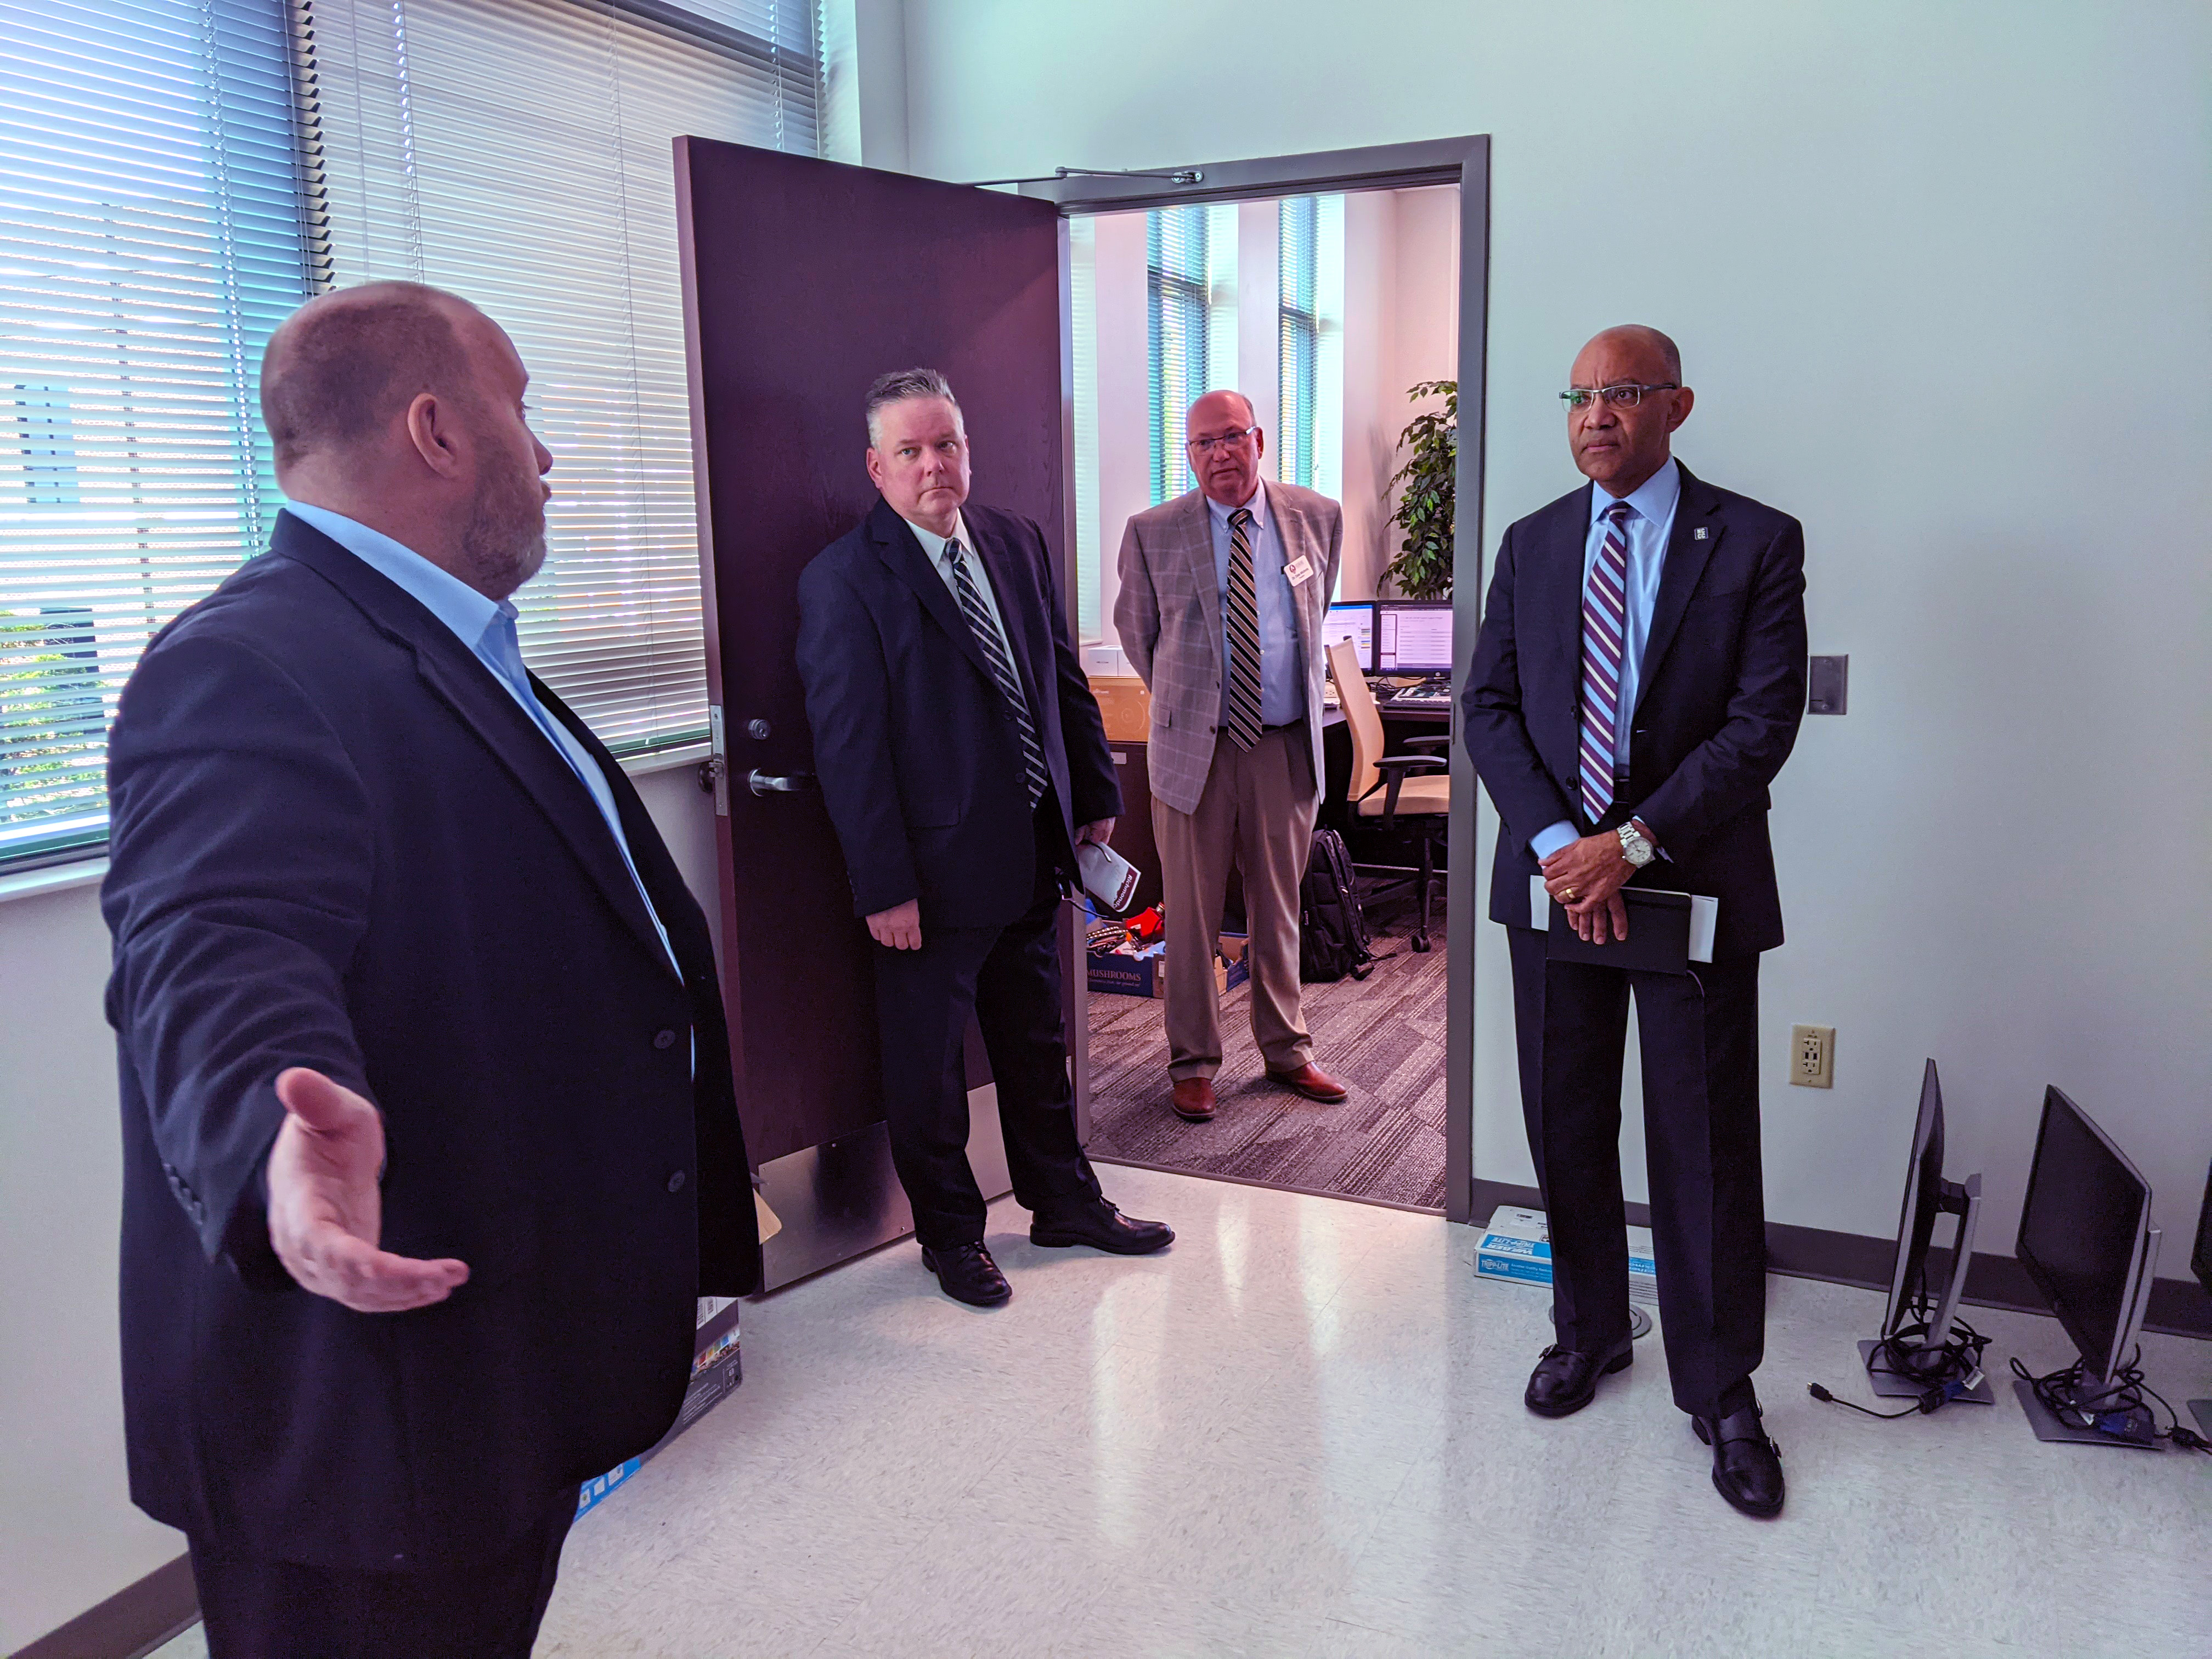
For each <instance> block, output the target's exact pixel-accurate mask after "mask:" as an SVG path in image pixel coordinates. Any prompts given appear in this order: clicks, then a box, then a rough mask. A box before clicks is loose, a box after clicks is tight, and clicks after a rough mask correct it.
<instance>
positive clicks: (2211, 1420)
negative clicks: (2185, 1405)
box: [2189, 1400, 2212, 1440]
mask: <svg viewBox="0 0 2212 1659" xmlns="http://www.w3.org/2000/svg"><path fill="white" fill-rule="evenodd" d="M2189 1414H2190V1415H2191V1417H2193V1418H2195V1419H2197V1433H2199V1434H2201V1435H2203V1437H2205V1438H2206V1439H2207V1440H2212V1400H2192V1401H2190V1402H2189Z"/></svg>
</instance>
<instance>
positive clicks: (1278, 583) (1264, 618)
mask: <svg viewBox="0 0 2212 1659" xmlns="http://www.w3.org/2000/svg"><path fill="white" fill-rule="evenodd" d="M1244 505H1245V506H1246V507H1249V508H1250V509H1251V512H1252V522H1251V524H1250V525H1249V526H1247V527H1246V529H1245V532H1244V534H1245V538H1246V539H1247V540H1249V542H1250V543H1251V545H1252V595H1253V599H1255V602H1256V604H1257V605H1258V609H1259V612H1260V723H1261V725H1262V726H1288V725H1289V724H1290V723H1291V721H1292V720H1304V718H1305V714H1306V677H1305V653H1304V649H1303V648H1302V647H1300V645H1299V644H1298V614H1297V599H1295V598H1294V597H1293V595H1292V594H1291V579H1290V578H1289V577H1288V576H1286V575H1285V574H1283V538H1282V536H1281V533H1280V532H1278V531H1277V530H1276V528H1275V519H1274V515H1273V513H1269V512H1268V511H1267V484H1266V483H1264V482H1262V483H1261V485H1260V486H1259V488H1257V489H1255V490H1254V491H1253V492H1252V499H1251V500H1250V501H1247V502H1245V503H1244ZM1235 511H1236V508H1234V507H1224V506H1222V504H1221V503H1220V502H1219V501H1215V500H1214V499H1213V497H1212V496H1211V495H1208V496H1206V519H1207V522H1208V523H1209V524H1211V525H1212V529H1213V579H1214V580H1215V581H1216V582H1217V583H1218V584H1219V589H1220V593H1221V708H1222V720H1223V722H1224V723H1226V722H1227V720H1228V717H1229V716H1228V710H1229V515H1230V514H1231V513H1233V512H1235ZM1306 580H1309V581H1310V580H1313V578H1312V577H1310V576H1309V577H1308V578H1307V579H1306Z"/></svg>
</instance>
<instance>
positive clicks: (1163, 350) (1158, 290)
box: [1146, 207, 1212, 506]
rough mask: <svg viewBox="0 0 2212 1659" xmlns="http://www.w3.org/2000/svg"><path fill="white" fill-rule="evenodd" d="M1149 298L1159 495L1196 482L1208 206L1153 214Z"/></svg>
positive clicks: (1208, 289)
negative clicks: (1193, 438) (1193, 448)
mask: <svg viewBox="0 0 2212 1659" xmlns="http://www.w3.org/2000/svg"><path fill="white" fill-rule="evenodd" d="M1147 217H1148V219H1149V225H1148V228H1147V232H1146V234H1147V236H1148V239H1149V248H1148V254H1149V257H1148V260H1147V270H1146V297H1147V301H1148V305H1149V319H1148V331H1149V335H1150V345H1151V352H1152V399H1151V401H1152V501H1153V504H1154V505H1155V506H1157V505H1158V503H1160V502H1162V501H1167V500H1169V499H1170V498H1171V497H1173V496H1176V495H1182V493H1183V492H1184V491H1185V490H1187V489H1190V488H1192V486H1193V483H1194V480H1193V479H1192V477H1191V472H1190V456H1189V453H1188V451H1186V450H1185V449H1184V447H1183V417H1184V416H1185V415H1186V414H1187V413H1188V411H1189V409H1190V406H1191V404H1194V403H1195V402H1196V401H1197V400H1198V399H1199V398H1200V397H1201V396H1203V395H1204V394H1205V392H1206V365H1207V360H1208V349H1207V346H1208V336H1209V329H1208V326H1207V325H1208V322H1209V320H1210V319H1209V318H1208V315H1207V313H1208V308H1209V306H1208V302H1209V301H1210V300H1211V299H1212V282H1211V278H1210V276H1209V274H1208V264H1207V259H1206V252H1207V244H1208V242H1209V241H1210V240H1212V239H1211V237H1210V236H1209V235H1208V229H1209V225H1208V216H1207V214H1206V210H1205V209H1204V208H1202V207H1192V208H1156V209H1154V210H1152V213H1151V214H1150V215H1149V216H1147Z"/></svg>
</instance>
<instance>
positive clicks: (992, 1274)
mask: <svg viewBox="0 0 2212 1659" xmlns="http://www.w3.org/2000/svg"><path fill="white" fill-rule="evenodd" d="M921 1265H922V1266H923V1267H927V1268H928V1269H929V1271H930V1272H932V1273H935V1274H936V1275H937V1282H938V1283H939V1285H943V1286H944V1287H945V1295H947V1296H949V1297H951V1298H952V1299H953V1300H954V1301H955V1302H965V1303H966V1304H968V1305H969V1307H971V1308H995V1307H997V1306H998V1305H999V1304H1000V1303H1002V1302H1004V1301H1006V1299H1007V1298H1008V1297H1011V1296H1012V1295H1013V1293H1014V1287H1013V1286H1012V1285H1009V1284H1007V1283H1006V1274H1004V1273H1000V1271H999V1264H998V1263H997V1262H995V1261H992V1260H991V1253H990V1252H989V1251H988V1250H987V1249H984V1248H983V1247H982V1245H981V1244H980V1243H977V1244H948V1245H946V1246H945V1248H944V1249H941V1250H933V1249H930V1248H929V1246H928V1245H927V1244H925V1245H923V1246H922V1247H921Z"/></svg>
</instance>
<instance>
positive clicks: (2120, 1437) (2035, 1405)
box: [2012, 1379, 2160, 1451]
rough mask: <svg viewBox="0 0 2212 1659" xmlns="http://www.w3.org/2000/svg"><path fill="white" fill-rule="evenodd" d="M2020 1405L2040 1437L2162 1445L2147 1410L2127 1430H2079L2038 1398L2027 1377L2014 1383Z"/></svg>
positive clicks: (2090, 1443)
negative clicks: (2115, 1431) (2053, 1412)
mask: <svg viewBox="0 0 2212 1659" xmlns="http://www.w3.org/2000/svg"><path fill="white" fill-rule="evenodd" d="M2012 1391H2013V1394H2014V1395H2015V1397H2016V1398H2017V1399H2018V1400H2019V1401H2020V1408H2021V1411H2023V1412H2025V1413H2027V1426H2028V1427H2029V1428H2031V1429H2033V1430H2034V1431H2035V1437H2036V1438H2037V1439H2038V1440H2050V1441H2057V1442H2062V1443H2066V1444H2069V1445H2075V1446H2135V1447H2137V1448H2139V1449H2142V1450H2144V1451H2156V1450H2158V1449H2159V1448H2160V1441H2159V1438H2158V1435H2157V1432H2156V1431H2155V1429H2154V1426H2153V1425H2152V1423H2151V1420H2150V1413H2148V1412H2144V1413H2142V1415H2141V1416H2140V1417H2138V1418H2136V1419H2134V1420H2133V1421H2132V1422H2130V1425H2129V1426H2128V1429H2127V1431H2125V1432H2123V1433H2119V1434H2108V1433H2106V1431H2104V1430H2102V1429H2078V1428H2076V1427H2075V1426H2074V1425H2072V1424H2071V1423H2062V1422H2060V1421H2059V1420H2058V1419H2057V1417H2055V1416H2053V1415H2052V1414H2051V1411H2050V1410H2049V1408H2048V1407H2045V1405H2044V1403H2043V1402H2042V1401H2040V1400H2038V1399H2037V1398H2036V1397H2035V1384H2034V1383H2030V1382H2027V1381H2026V1380H2024V1379H2023V1380H2022V1381H2021V1382H2018V1383H2014V1384H2013V1385H2012Z"/></svg>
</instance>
